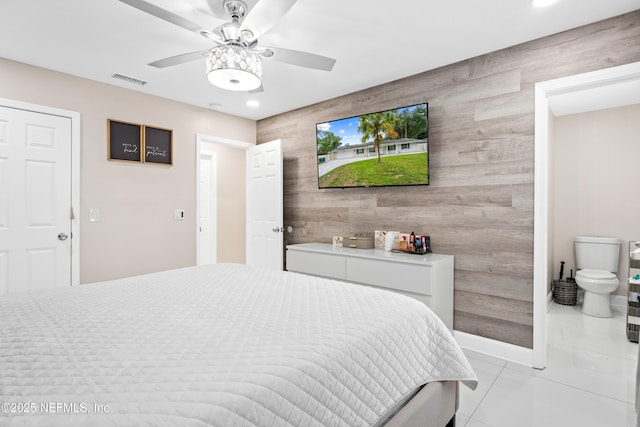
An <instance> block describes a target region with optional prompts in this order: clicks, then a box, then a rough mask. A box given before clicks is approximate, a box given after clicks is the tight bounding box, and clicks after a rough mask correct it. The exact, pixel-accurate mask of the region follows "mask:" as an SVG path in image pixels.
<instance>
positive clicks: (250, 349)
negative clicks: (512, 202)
mask: <svg viewBox="0 0 640 427" xmlns="http://www.w3.org/2000/svg"><path fill="white" fill-rule="evenodd" d="M0 331H1V332H0V378H1V381H0V403H1V404H2V408H1V409H2V410H1V411H0V425H5V424H8V425H10V426H14V425H15V426H22V425H30V426H31V425H35V426H38V425H46V426H56V425H58V426H81V425H110V426H112V425H113V426H120V425H127V426H128V425H137V426H142V425H149V426H151V425H153V426H163V425H166V426H173V425H179V426H285V425H286V426H325V425H331V426H368V425H370V426H381V425H385V424H386V425H388V426H390V427H392V426H400V425H423V426H425V425H427V426H431V425H433V426H438V427H444V426H445V425H453V424H454V417H453V416H454V414H455V410H456V407H457V386H458V383H459V382H463V383H464V384H466V385H467V386H469V387H471V388H475V385H476V376H475V374H474V372H473V369H472V368H471V366H470V365H469V363H468V361H467V360H466V358H465V357H464V355H463V353H462V352H461V350H460V348H459V347H458V346H457V344H456V343H455V341H454V339H453V337H452V336H451V333H450V332H449V331H448V330H447V328H446V327H445V326H444V325H443V324H442V322H441V321H440V320H439V319H438V318H437V317H436V316H435V315H434V314H433V313H432V312H431V311H430V310H429V309H428V308H427V307H426V306H425V305H424V304H422V303H420V302H418V301H415V300H413V299H411V298H408V297H405V296H402V295H398V294H395V293H391V292H388V291H384V290H379V289H372V288H368V287H364V286H358V285H351V284H347V283H342V282H338V281H332V280H328V279H322V278H317V277H311V276H306V275H302V274H297V273H290V272H282V271H274V270H268V269H260V268H251V267H247V266H244V265H238V264H216V265H210V266H200V267H189V268H182V269H176V270H170V271H165V272H160V273H154V274H148V275H141V276H136V277H130V278H126V279H120V280H114V281H107V282H101V283H94V284H90V285H82V286H77V287H73V288H70V289H68V290H64V291H51V292H45V293H40V294H37V295H35V294H34V295H17V296H11V297H4V298H3V299H2V300H1V301H0ZM416 422H419V424H416Z"/></svg>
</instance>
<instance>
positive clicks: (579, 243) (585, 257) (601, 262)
mask: <svg viewBox="0 0 640 427" xmlns="http://www.w3.org/2000/svg"><path fill="white" fill-rule="evenodd" d="M575 248H576V267H577V269H578V272H577V273H576V283H577V284H578V286H580V287H581V288H582V289H584V303H583V305H582V312H583V313H584V314H588V315H589V316H595V317H611V304H610V302H609V294H610V293H611V292H613V291H615V290H616V289H618V285H619V282H618V278H617V277H616V275H615V274H614V273H615V272H617V271H618V257H619V255H620V240H618V239H616V238H613V237H585V236H577V237H576V238H575Z"/></svg>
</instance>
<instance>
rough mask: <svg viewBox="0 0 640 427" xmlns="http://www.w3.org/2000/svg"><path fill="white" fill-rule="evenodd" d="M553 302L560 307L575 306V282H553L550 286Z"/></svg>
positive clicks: (576, 296) (576, 290)
mask: <svg viewBox="0 0 640 427" xmlns="http://www.w3.org/2000/svg"><path fill="white" fill-rule="evenodd" d="M552 296H553V302H555V303H557V304H562V305H576V301H577V299H578V285H577V284H576V282H575V281H569V282H565V281H564V280H554V281H553V284H552Z"/></svg>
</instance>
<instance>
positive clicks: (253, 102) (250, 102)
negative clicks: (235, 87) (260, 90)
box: [247, 99, 260, 107]
mask: <svg viewBox="0 0 640 427" xmlns="http://www.w3.org/2000/svg"><path fill="white" fill-rule="evenodd" d="M247 105H248V106H249V107H259V106H260V103H259V102H258V101H256V100H255V99H250V100H248V101H247Z"/></svg>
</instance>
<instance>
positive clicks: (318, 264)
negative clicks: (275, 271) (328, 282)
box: [287, 249, 345, 280]
mask: <svg viewBox="0 0 640 427" xmlns="http://www.w3.org/2000/svg"><path fill="white" fill-rule="evenodd" d="M287 270H288V271H296V272H298V273H305V274H312V275H314V276H322V277H330V278H332V279H340V280H344V277H345V258H344V257H342V256H336V255H326V254H319V253H310V252H302V251H292V250H290V249H289V250H287Z"/></svg>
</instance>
